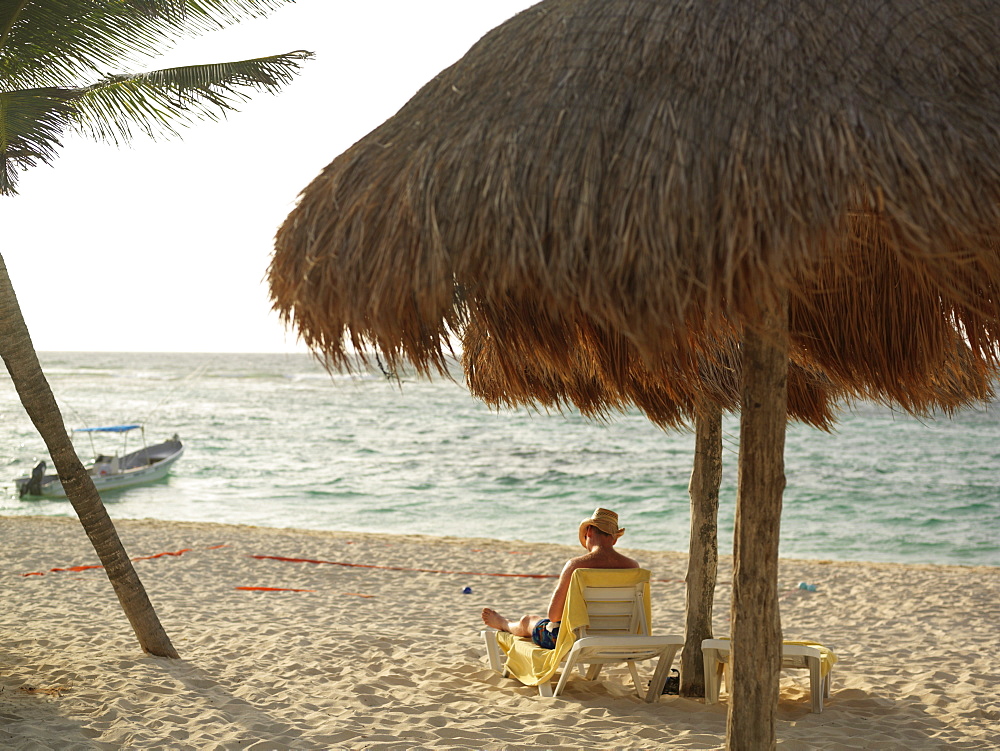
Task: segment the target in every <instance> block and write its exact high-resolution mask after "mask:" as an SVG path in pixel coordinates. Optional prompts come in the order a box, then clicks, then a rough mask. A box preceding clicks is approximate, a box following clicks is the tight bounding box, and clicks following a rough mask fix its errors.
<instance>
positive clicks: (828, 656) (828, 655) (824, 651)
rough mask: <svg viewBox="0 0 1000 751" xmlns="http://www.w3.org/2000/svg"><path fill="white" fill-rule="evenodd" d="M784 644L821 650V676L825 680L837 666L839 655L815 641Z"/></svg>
mask: <svg viewBox="0 0 1000 751" xmlns="http://www.w3.org/2000/svg"><path fill="white" fill-rule="evenodd" d="M782 644H797V645H799V646H801V647H815V648H816V649H818V650H819V674H820V676H822V677H823V678H825V677H826V674H827V673H829V672H830V668H832V667H833V666H834V665H836V664H837V655H835V654H834V653H833V650H832V649H830V648H829V647H824V646H823V645H822V644H820V643H819V642H815V641H787V640H786V641H784V642H782Z"/></svg>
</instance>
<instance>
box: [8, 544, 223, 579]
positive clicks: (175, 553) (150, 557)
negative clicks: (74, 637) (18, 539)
mask: <svg viewBox="0 0 1000 751" xmlns="http://www.w3.org/2000/svg"><path fill="white" fill-rule="evenodd" d="M228 547H229V545H228V544H225V543H223V544H221V545H209V546H208V547H206V548H199V549H200V550H218V549H219V548H228ZM192 550H195V548H184V549H183V550H175V551H166V552H163V553H155V554H153V555H140V556H136V557H135V558H132V559H131V560H133V561H151V560H153V559H154V558H163V557H164V556H168V555H170V556H180V555H184V554H185V553H190V552H191V551H192ZM94 568H104V566H102V565H101V564H99V563H94V564H90V565H87V566H69V567H67V568H50V569H49V570H48V571H32V572H30V573H27V574H21V576H45V574H46V573H51V572H54V571H55V572H58V571H89V570H90V569H94Z"/></svg>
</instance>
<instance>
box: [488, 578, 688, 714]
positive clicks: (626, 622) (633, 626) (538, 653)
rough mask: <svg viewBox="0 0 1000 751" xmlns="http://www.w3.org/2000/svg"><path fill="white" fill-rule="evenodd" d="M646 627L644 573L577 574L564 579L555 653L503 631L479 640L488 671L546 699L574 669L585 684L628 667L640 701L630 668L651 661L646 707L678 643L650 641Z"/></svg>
mask: <svg viewBox="0 0 1000 751" xmlns="http://www.w3.org/2000/svg"><path fill="white" fill-rule="evenodd" d="M649 624H650V605H649V571H647V570H645V569H577V570H576V571H574V572H573V577H572V578H571V579H570V586H569V591H568V593H567V595H566V605H565V607H564V611H563V620H562V624H561V626H560V628H559V638H558V639H557V640H556V647H555V649H542V648H541V647H538V646H537V645H535V643H534V642H533V641H532V640H531V639H524V638H520V637H517V636H514V635H512V634H508V633H507V632H505V631H496V630H494V629H486V630H485V631H483V632H482V635H483V640H484V642H485V643H486V653H487V655H488V656H489V660H490V667H491V668H493V669H494V670H496V671H497V672H498V673H500V674H501V675H504V676H507V675H512V676H513V677H515V678H517V679H518V680H519V681H521V682H522V683H524V684H525V685H528V686H538V693H539V694H540V695H541V696H546V697H551V696H558V695H559V694H561V693H562V691H563V688H564V687H565V686H566V681H567V679H568V678H569V676H570V674H571V673H572V671H573V668H574V667H576V668H578V669H579V671H580V674H581V675H584V676H585V677H586V678H587V679H588V680H596V679H597V677H598V675H599V674H600V671H601V667H602V666H603V665H605V664H608V663H619V662H624V663H626V664H627V665H628V668H629V672H630V673H631V675H632V682H633V684H634V686H635V692H636V695H637V696H642V691H641V688H640V685H641V681H640V679H639V672H638V670H637V669H636V666H635V663H636V662H638V661H640V660H652V659H656V660H657V664H656V669H655V671H654V673H653V678H652V680H651V682H650V684H649V690H648V691H647V692H646V697H645V698H646V701H648V702H651V701H655V700H656V699H658V698H659V697H660V695H661V694H662V692H663V685H664V683H665V682H666V680H667V672H668V671H669V670H670V665H671V663H672V662H673V660H674V657H675V656H676V654H677V650H678V649H680V648H681V647H682V646H684V637H683V636H678V635H676V634H671V635H668V636H652V635H651V634H650V627H649ZM504 653H506V657H505V656H504ZM563 659H565V665H564V666H563V669H562V675H561V676H560V677H559V682H558V683H557V684H556V687H555V691H553V690H552V685H551V680H552V678H553V677H554V675H555V673H556V672H557V671H558V669H559V666H560V664H561V663H562V661H563ZM585 665H589V666H590V667H589V669H585V668H584V666H585Z"/></svg>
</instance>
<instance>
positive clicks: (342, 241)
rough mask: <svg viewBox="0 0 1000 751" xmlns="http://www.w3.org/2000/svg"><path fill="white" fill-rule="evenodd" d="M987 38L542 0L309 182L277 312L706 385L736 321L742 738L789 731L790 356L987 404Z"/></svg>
mask: <svg viewBox="0 0 1000 751" xmlns="http://www.w3.org/2000/svg"><path fill="white" fill-rule="evenodd" d="M998 48H1000V5H997V4H996V3H995V2H993V0H962V1H958V0H940V1H939V2H935V3H927V2H923V0H845V1H844V2H840V3H828V2H825V0H770V1H765V0H741V1H737V0H722V1H720V2H715V3H691V2H686V1H683V0H545V2H542V3H539V4H538V5H536V6H534V7H532V8H530V9H528V10H526V11H524V12H523V13H521V14H519V15H517V16H515V17H514V18H512V19H511V20H509V21H508V22H506V23H505V24H503V25H501V26H500V27H498V28H497V29H495V30H494V31H492V32H490V33H489V34H487V35H486V36H485V37H484V38H483V39H482V40H481V41H480V42H479V43H477V44H476V45H475V46H474V47H473V48H472V49H471V50H470V51H469V52H468V54H467V55H466V56H465V57H463V58H462V60H460V61H459V62H458V63H456V64H455V65H453V66H452V67H450V68H448V69H447V70H445V71H443V72H442V73H441V74H440V75H438V76H437V77H435V78H434V79H433V80H432V81H431V82H430V83H428V84H427V85H426V86H425V87H424V88H423V89H421V90H420V91H419V92H418V93H417V95H416V96H414V97H413V99H412V100H411V101H410V102H408V103H407V104H406V105H405V106H404V107H403V108H402V109H401V110H400V111H399V113H397V115H396V116H394V117H393V118H391V119H390V120H388V121H387V122H386V123H384V124H383V125H382V126H380V127H379V128H378V129H376V130H375V131H373V132H372V133H371V134H369V135H368V136H366V137H365V138H363V139H362V140H361V141H359V142H358V143H357V144H355V145H354V146H353V147H351V148H350V149H349V150H348V151H346V152H345V153H344V154H342V155H341V156H339V157H338V158H337V159H335V160H334V162H333V163H331V164H330V165H329V166H328V167H327V168H326V169H325V170H324V171H323V172H322V173H321V174H320V175H319V176H318V177H317V178H316V179H315V180H314V181H313V182H312V183H311V184H310V185H309V186H308V187H307V188H306V189H305V191H304V192H303V194H302V196H301V199H300V202H299V204H298V206H297V207H296V208H295V210H294V211H293V212H292V213H291V214H290V215H289V217H288V219H287V220H286V221H285V223H284V224H283V226H282V227H281V229H280V230H279V232H278V235H277V239H276V249H275V254H274V257H273V260H272V264H271V268H270V271H269V281H270V286H271V294H272V298H273V300H274V304H275V308H276V309H277V310H278V312H279V314H280V315H281V317H282V318H283V320H285V321H286V322H294V325H295V326H296V328H297V329H298V332H299V334H300V335H301V337H302V339H303V340H304V341H305V343H306V344H307V345H308V346H309V347H310V348H312V349H313V350H314V351H316V352H317V353H320V354H322V355H324V356H325V357H326V358H328V360H329V361H330V362H331V363H332V364H335V365H340V366H346V365H347V364H348V358H349V357H350V356H351V355H352V349H358V350H366V349H368V348H369V347H374V349H375V350H376V351H377V352H379V353H380V354H381V356H382V357H384V358H385V360H386V361H387V363H388V364H389V365H390V366H391V365H395V364H397V363H398V362H399V361H401V360H403V359H408V360H410V361H412V362H413V363H414V364H415V365H416V367H417V368H418V369H419V370H421V371H422V372H428V371H430V370H433V369H438V370H443V369H444V368H445V358H446V354H447V352H448V351H449V347H450V343H451V341H452V338H453V337H458V338H459V339H461V337H462V336H463V333H464V332H465V331H466V326H468V325H470V324H471V323H472V322H476V321H480V322H481V324H480V325H481V329H480V330H481V331H482V332H487V333H488V335H489V336H490V337H493V338H495V340H496V346H498V347H501V348H503V349H504V350H505V351H509V352H512V353H529V354H528V355H527V357H528V360H527V364H528V368H529V371H530V373H531V374H532V378H534V380H535V381H536V382H537V381H538V379H539V377H543V378H549V377H551V376H552V375H553V374H557V375H558V374H560V373H569V372H570V370H569V369H570V368H572V367H575V366H577V365H579V364H580V362H581V361H582V360H585V359H586V358H588V357H591V356H595V357H601V358H603V359H604V360H605V361H606V362H608V363H611V366H610V367H603V368H602V371H603V372H605V373H615V372H619V373H628V372H630V371H628V368H627V367H626V366H627V365H628V363H629V362H632V361H634V360H635V357H638V359H639V361H640V362H642V363H644V364H647V365H650V366H651V367H648V368H646V371H647V373H656V372H657V370H658V368H659V367H660V366H659V365H657V364H658V363H664V364H667V363H669V365H668V366H666V369H667V370H670V369H674V370H676V369H680V370H681V371H683V372H687V373H697V370H698V366H697V364H698V363H701V362H704V361H705V357H706V356H709V357H710V356H711V353H712V347H713V346H714V343H715V342H718V341H720V340H726V338H727V337H728V336H730V335H731V334H732V333H733V332H735V334H736V335H737V336H738V337H740V362H741V363H742V370H743V373H744V380H743V384H742V398H741V420H742V423H743V424H742V427H741V446H740V470H739V471H740V490H739V498H738V502H737V503H738V509H737V544H736V551H735V554H736V555H735V557H736V571H735V575H734V599H733V603H734V604H733V670H734V678H735V680H734V686H733V694H732V697H731V701H730V725H729V733H728V743H729V745H730V747H747V748H754V749H761V748H768V747H773V745H774V702H775V699H776V695H777V693H776V692H777V659H778V656H777V654H776V650H775V649H774V648H772V646H769V645H773V644H774V638H775V636H777V637H780V624H779V623H778V618H777V606H776V578H775V577H776V556H777V530H778V520H779V515H780V505H781V492H782V488H783V486H784V475H783V469H782V466H783V464H782V458H781V454H782V451H783V445H784V439H783V436H784V423H785V420H786V419H787V415H788V410H787V406H786V382H787V378H788V375H787V374H788V367H789V361H791V362H792V363H793V364H796V365H798V366H803V367H805V368H807V369H809V370H810V371H819V372H821V373H822V374H823V376H824V377H825V378H826V379H828V381H829V382H830V383H831V384H832V385H833V386H834V387H835V388H837V389H846V390H847V391H849V392H850V393H853V394H856V395H858V396H861V397H864V398H877V399H882V400H884V401H890V402H899V403H902V404H903V405H904V407H906V408H908V409H914V410H919V409H923V408H927V407H928V406H933V405H934V404H935V401H934V400H935V399H936V398H937V399H940V400H941V402H940V403H943V404H945V406H947V407H948V408H954V407H957V406H959V405H960V404H961V403H962V402H963V401H965V400H967V399H969V398H973V397H975V398H979V397H981V396H982V395H983V394H985V393H987V392H988V383H989V377H990V375H991V374H992V373H993V372H995V369H996V366H997V351H998V350H997V345H998V343H1000V294H998V290H1000V254H998V252H997V247H998V246H997V237H998V228H1000V127H998V126H997V123H1000V87H998V86H997V81H998V79H1000V53H998ZM469 330H470V331H471V330H472V329H469ZM580 331H585V332H588V333H587V336H586V337H585V338H584V340H585V341H588V342H589V341H594V340H601V341H606V342H609V343H612V344H613V345H614V346H612V347H610V348H609V349H607V350H606V351H605V352H603V353H602V352H600V351H599V350H594V349H593V348H592V347H591V348H590V349H587V347H579V346H577V345H578V342H580V341H581V339H580V333H579V332H580ZM589 332H595V334H594V336H591V334H590V333H589ZM619 342H627V344H628V346H627V347H626V350H628V353H629V354H628V357H626V358H623V359H618V360H617V361H616V353H619V352H622V351H623V350H622V349H621V348H620V347H618V346H617V343H619ZM587 346H588V347H590V346H591V345H587ZM508 347H509V348H510V349H509V350H507V348H508ZM589 377H590V371H586V372H584V371H581V373H573V374H572V375H570V376H568V380H567V379H566V378H562V379H561V380H558V381H556V382H554V383H553V384H552V385H551V389H550V392H551V393H553V394H556V395H558V394H564V393H565V389H566V388H567V387H568V386H570V387H572V384H573V383H574V379H580V378H582V379H583V380H584V381H585V380H586V379H587V378H589ZM643 377H645V376H643ZM560 378H561V377H560ZM530 381H531V379H529V382H530ZM505 383H507V382H506V381H504V382H501V383H500V384H499V388H500V389H501V390H503V389H505V388H507V387H506V386H505V385H504V384H505ZM510 383H514V381H510ZM609 383H611V384H612V386H611V392H605V393H611V395H612V398H621V399H624V400H629V399H633V396H634V393H633V392H630V391H629V388H631V387H630V386H629V381H628V379H627V378H623V379H622V380H621V381H615V380H613V379H611V380H610V381H609V380H608V379H607V378H603V377H602V379H601V381H600V384H599V386H600V388H601V389H606V388H607V387H608V384H609ZM984 384H986V390H985V391H984V388H983V385H984ZM511 388H514V387H513V386H511ZM546 388H548V387H546ZM574 388H575V387H574ZM560 389H563V391H560ZM615 389H619V391H620V393H618V394H614V390H615ZM965 389H968V391H965ZM935 395H936V396H935ZM942 395H943V396H942ZM512 396H513V398H522V394H521V393H519V392H517V391H516V389H515V390H514V392H513V395H512ZM560 398H561V397H560ZM599 398H604V397H599ZM949 400H950V402H949ZM633 401H634V399H633ZM609 403H610V402H609ZM669 421H670V420H669V419H668V420H667V422H669ZM758 626H759V627H758Z"/></svg>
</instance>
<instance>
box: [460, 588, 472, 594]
mask: <svg viewBox="0 0 1000 751" xmlns="http://www.w3.org/2000/svg"><path fill="white" fill-rule="evenodd" d="M462 594H463V595H471V594H472V587H466V588H465V589H463V590H462Z"/></svg>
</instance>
